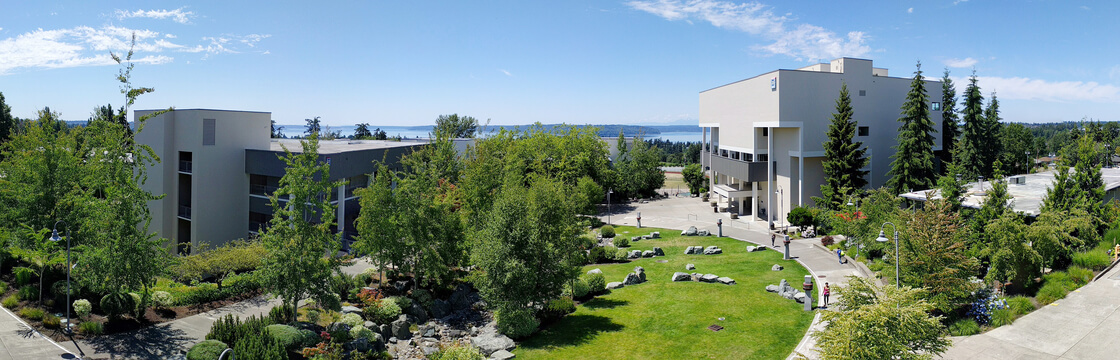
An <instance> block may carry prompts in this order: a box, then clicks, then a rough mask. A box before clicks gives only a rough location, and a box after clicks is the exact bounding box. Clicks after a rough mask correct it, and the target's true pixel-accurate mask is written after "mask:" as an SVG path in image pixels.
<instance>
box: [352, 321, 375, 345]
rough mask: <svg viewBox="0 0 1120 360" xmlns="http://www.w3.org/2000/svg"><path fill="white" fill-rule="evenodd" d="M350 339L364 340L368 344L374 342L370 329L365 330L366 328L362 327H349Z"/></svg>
mask: <svg viewBox="0 0 1120 360" xmlns="http://www.w3.org/2000/svg"><path fill="white" fill-rule="evenodd" d="M350 338H351V339H354V340H357V339H366V340H369V342H370V343H372V342H373V341H374V340H375V339H374V336H373V331H372V330H370V329H366V327H365V326H362V325H358V326H353V327H350Z"/></svg>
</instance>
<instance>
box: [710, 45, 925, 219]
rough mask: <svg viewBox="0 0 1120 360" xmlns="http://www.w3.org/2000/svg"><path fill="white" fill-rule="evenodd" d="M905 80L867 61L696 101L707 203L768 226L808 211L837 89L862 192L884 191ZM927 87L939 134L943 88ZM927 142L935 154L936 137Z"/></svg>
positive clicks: (716, 92)
mask: <svg viewBox="0 0 1120 360" xmlns="http://www.w3.org/2000/svg"><path fill="white" fill-rule="evenodd" d="M926 74H928V73H925V74H923V75H926ZM926 78H927V79H928V78H929V77H928V76H926ZM912 80H913V77H906V78H904V77H890V76H888V75H887V69H880V68H874V67H872V64H871V60H863V59H853V58H840V59H836V60H833V61H832V62H830V63H821V64H816V65H811V66H807V67H803V68H800V69H796V70H775V71H771V72H768V73H765V74H762V75H758V76H755V77H752V78H749V79H746V80H741V81H737V82H734V83H730V84H727V85H723V86H720V87H716V88H713V89H709V90H705V91H702V92H700V127H701V128H703V131H704V135H703V136H704V137H703V139H704V140H703V141H704V143H705V150H707V151H705V152H703V153H702V154H701V158H702V160H701V161H702V163H703V164H704V165H705V167H707V168H708V169H709V171H710V172H709V175H711V186H710V187H709V188H710V189H712V196H713V197H714V198H717V199H720V201H723V202H726V208H727V211H730V212H735V213H737V214H739V215H745V216H749V217H750V218H752V219H756V220H764V221H767V222H768V223H770V224H771V225H774V224H775V223H777V224H781V223H783V222H785V218H786V214H787V213H788V212H789V209H790V208H792V207H795V206H800V205H809V204H812V203H813V202H812V201H813V200H812V197H813V196H820V195H821V190H820V186H821V184H823V183H824V172H823V171H824V170H823V167H822V165H821V161H822V160H823V159H824V146H823V144H824V142H825V140H827V136H826V133H827V131H828V125H829V122H830V119H831V117H832V114H833V112H835V111H836V99H837V98H838V97H839V95H840V86H841V84H842V83H846V84H847V85H848V92H849V96H850V97H851V103H852V110H853V112H854V117H853V118H854V120H855V121H856V122H857V123H858V131H857V134H856V135H857V136H856V137H855V139H854V140H855V141H862V142H863V144H864V146H865V147H866V148H867V150H868V151H867V155H868V156H869V157H870V163H869V164H868V166H867V168H865V170H867V171H870V173H869V175H868V178H867V180H868V182H869V183H870V185H869V186H870V187H871V188H877V187H881V186H883V185H885V184H886V182H887V180H888V176H887V172H888V171H890V164H891V161H892V159H891V156H892V155H894V148H893V147H894V146H895V144H896V137H897V135H898V127H899V125H900V123H899V122H898V118H899V117H900V114H901V112H902V110H901V108H902V105H903V102H904V101H905V99H906V94H907V92H909V90H910V82H911V81H912ZM925 86H926V92H927V95H928V96H929V99H930V102H931V103H930V110H931V112H930V119H931V120H932V121H933V122H934V124H935V126H934V128H935V129H940V123H941V104H940V101H941V82H939V81H930V80H927V81H926V84H925ZM934 137H935V147H934V150H935V151H940V150H941V137H940V134H934Z"/></svg>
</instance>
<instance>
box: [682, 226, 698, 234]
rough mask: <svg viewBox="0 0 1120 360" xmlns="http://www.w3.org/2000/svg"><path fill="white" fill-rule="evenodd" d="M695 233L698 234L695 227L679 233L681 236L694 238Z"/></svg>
mask: <svg viewBox="0 0 1120 360" xmlns="http://www.w3.org/2000/svg"><path fill="white" fill-rule="evenodd" d="M697 232H698V231H697V230H696V227H695V226H689V227H688V229H687V230H685V231H681V235H684V236H696V233H697Z"/></svg>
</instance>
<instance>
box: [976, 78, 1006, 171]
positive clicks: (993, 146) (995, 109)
mask: <svg viewBox="0 0 1120 360" xmlns="http://www.w3.org/2000/svg"><path fill="white" fill-rule="evenodd" d="M1000 120H1003V119H1001V118H1000V117H999V99H997V98H996V93H995V91H993V92H992V100H991V101H988V107H987V108H986V109H984V135H985V137H986V139H985V141H984V142H983V143H981V145H983V146H984V147H983V148H982V149H983V152H981V158H982V160H983V161H984V164H985V165H988V164H993V163H995V162H996V161H997V160H999V156H1000V154H1001V153H1003V141H1002V138H1003V136H1002V135H1003V132H1002V130H1003V129H1002V127H1003V124H1001V123H1000ZM986 168H987V169H988V172H987V173H986V174H983V175H984V177H986V178H992V177H993V176H995V172H994V171H993V170H992V167H991V166H987V167H986Z"/></svg>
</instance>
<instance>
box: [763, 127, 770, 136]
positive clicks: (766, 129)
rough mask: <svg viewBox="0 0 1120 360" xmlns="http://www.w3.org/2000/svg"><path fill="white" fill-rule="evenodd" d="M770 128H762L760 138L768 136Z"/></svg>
mask: <svg viewBox="0 0 1120 360" xmlns="http://www.w3.org/2000/svg"><path fill="white" fill-rule="evenodd" d="M769 132H770V128H762V136H769V135H770V134H769Z"/></svg>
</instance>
